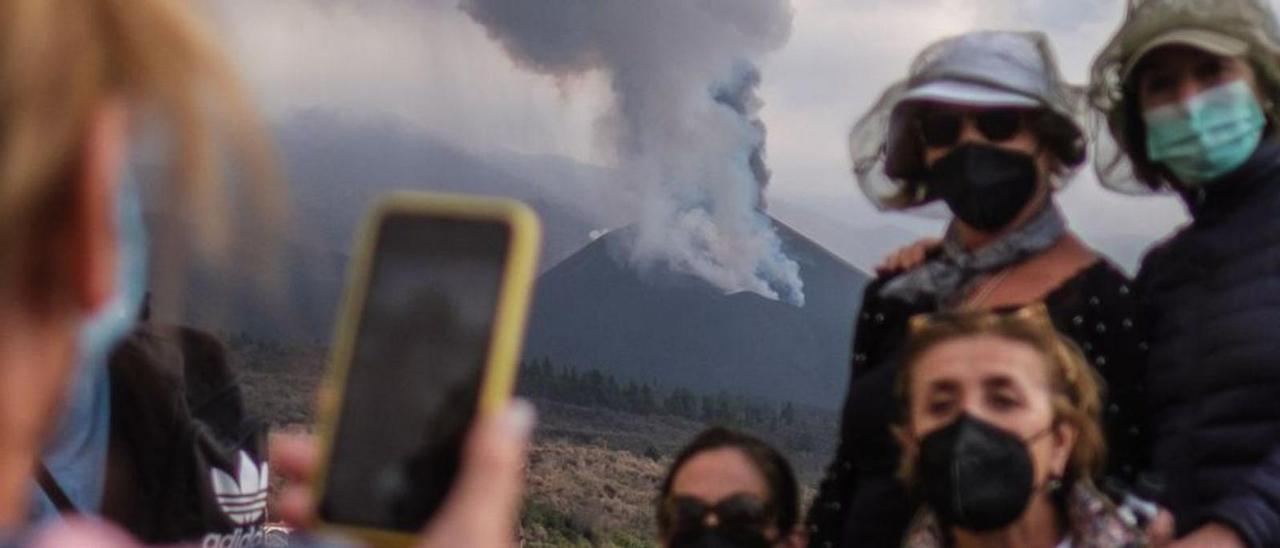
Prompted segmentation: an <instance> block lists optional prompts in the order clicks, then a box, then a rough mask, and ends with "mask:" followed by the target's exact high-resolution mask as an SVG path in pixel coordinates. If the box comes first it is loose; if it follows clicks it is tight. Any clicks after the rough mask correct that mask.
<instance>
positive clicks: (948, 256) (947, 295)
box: [880, 201, 1067, 308]
mask: <svg viewBox="0 0 1280 548" xmlns="http://www.w3.org/2000/svg"><path fill="white" fill-rule="evenodd" d="M1066 231H1067V225H1066V222H1065V221H1064V220H1063V218H1062V213H1061V212H1060V211H1059V210H1058V207H1057V206H1056V205H1055V204H1054V203H1053V202H1052V201H1047V202H1045V206H1044V208H1043V209H1041V210H1040V212H1039V213H1036V214H1035V216H1033V217H1031V219H1030V220H1028V221H1027V222H1026V223H1023V224H1022V226H1019V227H1018V228H1016V229H1014V231H1013V232H1010V233H1008V234H1006V235H1004V236H1002V237H1001V238H1000V239H998V240H996V241H994V242H991V243H989V244H987V245H985V246H982V247H981V248H978V249H976V250H973V251H970V250H967V249H965V248H964V246H963V245H961V243H960V235H959V233H958V231H957V230H956V227H955V223H954V222H953V223H952V225H951V226H950V227H949V228H948V229H947V235H946V236H945V237H944V238H943V240H942V252H941V253H939V254H938V256H937V257H934V258H932V259H929V260H928V261H925V262H924V263H923V264H921V265H920V266H918V267H916V268H914V269H911V270H908V271H907V272H904V273H902V274H901V275H899V276H898V277H897V278H894V279H893V280H891V281H889V283H886V284H885V285H884V287H882V288H880V296H881V297H886V298H896V299H901V300H904V301H907V302H916V301H918V300H920V299H931V300H932V301H933V302H934V303H935V305H937V307H938V308H949V307H951V306H954V305H956V304H958V302H959V301H961V300H962V299H963V298H964V297H965V296H966V295H968V294H969V291H970V290H971V289H972V286H973V284H974V282H976V281H977V280H978V279H979V278H980V277H981V276H983V275H985V274H988V273H991V272H996V271H998V270H1001V269H1003V268H1004V267H1006V266H1009V265H1012V264H1017V263H1020V262H1022V261H1024V260H1026V259H1027V258H1029V257H1031V256H1033V255H1035V254H1037V253H1039V252H1041V251H1044V250H1046V249H1048V248H1049V247H1050V246H1052V245H1053V244H1055V243H1057V241H1058V240H1059V239H1061V238H1062V236H1063V235H1064V234H1066Z"/></svg>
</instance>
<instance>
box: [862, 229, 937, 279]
mask: <svg viewBox="0 0 1280 548" xmlns="http://www.w3.org/2000/svg"><path fill="white" fill-rule="evenodd" d="M941 245H942V239H940V238H921V239H919V240H916V241H915V242H912V243H910V244H907V245H906V246H904V247H901V248H898V250H897V251H894V252H893V253H890V254H889V256H888V257H885V259H884V261H883V262H881V263H880V264H879V265H877V266H876V274H877V275H880V276H886V275H890V274H897V273H899V272H905V271H908V270H911V269H913V268H915V267H917V266H920V264H921V263H923V262H924V260H925V258H926V257H928V256H929V253H931V252H932V251H933V250H935V249H937V248H938V246H941Z"/></svg>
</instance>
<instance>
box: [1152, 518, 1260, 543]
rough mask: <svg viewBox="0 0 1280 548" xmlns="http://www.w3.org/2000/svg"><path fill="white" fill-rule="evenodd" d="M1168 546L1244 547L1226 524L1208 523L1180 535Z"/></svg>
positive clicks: (1241, 541)
mask: <svg viewBox="0 0 1280 548" xmlns="http://www.w3.org/2000/svg"><path fill="white" fill-rule="evenodd" d="M1167 546H1169V547H1170V548H1236V547H1239V548H1245V545H1244V541H1243V540H1240V537H1239V536H1237V535H1236V532H1235V531H1234V530H1232V529H1231V528H1230V527H1227V526H1226V525H1221V524H1218V523H1210V524H1208V525H1205V526H1202V527H1200V528H1199V529H1196V530H1195V531H1192V532H1191V534H1190V535H1187V536H1185V537H1182V538H1181V539H1179V540H1178V541H1176V542H1174V543H1173V544H1169V545H1167Z"/></svg>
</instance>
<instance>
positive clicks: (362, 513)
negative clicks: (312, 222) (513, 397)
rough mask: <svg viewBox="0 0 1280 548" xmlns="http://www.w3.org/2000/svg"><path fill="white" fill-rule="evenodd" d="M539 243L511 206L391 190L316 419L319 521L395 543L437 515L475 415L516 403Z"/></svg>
mask: <svg viewBox="0 0 1280 548" xmlns="http://www.w3.org/2000/svg"><path fill="white" fill-rule="evenodd" d="M538 239H539V228H538V223H537V219H536V216H534V214H533V213H532V212H531V210H529V209H528V208H527V207H525V206H523V205H521V204H519V203H518V202H513V201H509V200H495V199H480V198H467V197H460V196H453V195H439V194H412V195H410V194H399V195H394V196H392V197H390V198H389V199H387V200H385V201H384V202H383V203H382V204H381V205H380V206H379V207H378V208H377V209H376V210H375V211H374V213H373V214H372V215H371V216H370V217H369V219H368V221H367V223H366V224H365V227H364V233H363V238H362V239H361V243H360V244H359V245H360V247H359V248H358V250H357V253H356V257H355V258H354V259H353V264H352V267H351V270H350V276H349V281H348V289H347V293H346V296H345V299H344V304H343V310H342V312H341V317H340V319H339V326H338V328H337V335H336V337H335V340H334V350H333V358H332V359H333V363H332V366H331V372H330V377H329V380H328V387H327V390H329V391H331V393H332V396H333V397H331V398H328V400H329V401H328V402H327V404H325V405H324V407H325V408H324V409H321V430H320V433H321V436H322V439H323V440H324V442H323V446H324V447H325V450H324V451H323V453H322V455H321V459H320V469H321V473H320V474H319V475H318V476H317V478H316V480H317V485H318V489H317V493H318V513H319V518H320V521H321V522H322V523H324V524H326V525H327V526H330V527H336V528H340V529H343V530H345V531H346V532H348V533H352V534H355V535H356V536H358V537H361V538H363V539H365V540H367V541H370V542H374V543H376V544H380V545H401V544H407V543H408V542H410V541H411V540H412V539H413V538H414V536H413V535H414V534H416V533H417V532H418V531H420V530H421V529H422V527H423V526H424V525H425V524H426V523H427V522H428V520H429V519H430V518H431V517H432V516H434V515H435V514H436V513H437V512H438V511H439V509H440V506H441V504H442V502H443V501H444V500H445V497H446V496H447V495H448V493H449V492H450V491H451V489H452V488H453V486H454V484H455V479H456V476H457V474H458V469H459V462H460V458H461V454H462V447H463V445H464V441H465V439H466V434H467V432H468V430H469V427H470V425H471V424H472V422H473V419H474V418H475V415H476V413H477V412H485V410H496V409H498V408H500V407H502V406H503V405H504V404H505V402H506V401H507V399H508V398H509V397H510V393H511V388H512V385H513V383H514V375H515V369H516V362H517V360H518V358H519V348H520V343H521V341H522V339H523V334H524V322H525V318H526V316H527V309H528V300H529V295H530V293H531V287H532V280H533V276H534V264H535V261H536V256H537V243H538Z"/></svg>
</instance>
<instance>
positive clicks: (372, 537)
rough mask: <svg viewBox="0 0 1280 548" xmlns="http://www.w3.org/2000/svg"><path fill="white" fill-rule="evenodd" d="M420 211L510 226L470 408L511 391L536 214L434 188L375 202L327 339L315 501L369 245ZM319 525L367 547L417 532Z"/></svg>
mask: <svg viewBox="0 0 1280 548" xmlns="http://www.w3.org/2000/svg"><path fill="white" fill-rule="evenodd" d="M405 213H410V214H422V215H431V216H442V217H449V218H455V219H470V220H476V221H485V222H501V223H504V224H506V225H507V226H508V227H510V234H511V238H510V242H509V247H508V249H507V256H506V265H505V269H504V270H505V271H504V272H503V276H502V282H501V286H500V288H499V290H498V300H497V307H496V309H495V312H494V321H493V337H492V338H491V339H490V344H489V352H488V357H487V359H486V361H485V373H484V379H483V381H482V383H483V384H482V386H481V388H480V398H479V402H478V410H477V412H478V413H480V414H486V413H491V412H495V411H498V410H501V409H502V407H503V406H504V405H505V404H506V402H507V401H508V400H509V399H510V398H511V392H512V390H513V389H514V385H515V377H516V370H517V364H518V362H519V359H520V347H521V344H522V343H523V341H524V330H525V322H526V319H527V317H528V310H529V300H530V296H531V294H532V290H533V281H534V278H535V276H536V274H537V270H536V269H537V261H538V251H539V249H540V245H541V240H542V226H541V223H540V222H539V221H538V216H537V214H536V213H534V212H533V210H532V209H530V208H529V207H528V206H526V205H524V204H523V203H521V202H518V201H515V200H510V199H503V198H482V197H475V196H464V195H458V194H443V193H434V192H397V193H392V194H390V195H388V196H387V197H385V198H384V199H382V200H381V201H379V203H378V204H377V205H376V206H375V207H374V209H373V210H372V211H371V212H370V213H369V214H368V215H367V216H366V217H365V220H364V222H363V225H362V226H361V229H360V234H359V236H358V239H357V240H356V242H357V248H356V253H355V255H354V256H353V257H352V260H351V263H350V265H349V266H348V268H347V280H348V281H347V288H346V290H345V292H344V295H343V300H342V306H341V308H340V316H339V317H338V322H337V326H336V328H335V334H334V339H333V350H332V352H331V356H330V360H331V363H330V367H329V372H328V374H327V375H326V377H325V381H324V382H323V384H322V385H321V387H320V390H319V394H318V397H317V400H318V401H317V408H318V413H317V416H318V420H317V429H316V433H317V435H318V437H319V439H320V441H321V447H322V450H321V455H320V459H319V463H318V464H319V466H318V467H317V470H316V472H317V474H316V476H315V480H314V482H313V485H314V487H315V489H314V494H315V496H316V499H315V500H317V501H319V500H323V495H324V488H325V485H324V480H325V478H326V477H327V472H328V467H329V461H330V458H331V456H332V455H331V451H332V447H333V437H334V434H335V432H336V430H337V422H338V415H339V410H340V409H341V408H342V388H343V387H344V386H345V384H346V379H347V373H348V369H349V367H350V364H351V358H352V352H353V351H354V346H355V337H356V334H357V333H356V331H357V329H358V327H359V322H360V317H359V316H360V314H361V311H362V309H363V308H364V300H365V296H366V292H367V290H368V283H369V275H370V271H371V270H372V266H373V257H374V252H375V250H374V247H375V246H376V243H377V241H378V229H379V226H381V224H382V220H383V219H384V218H386V217H387V216H388V215H392V214H405ZM321 526H322V529H324V530H328V531H332V532H336V533H339V534H342V535H347V536H350V537H354V538H356V539H359V540H362V541H365V542H367V543H369V544H370V545H372V546H379V547H382V546H387V547H392V546H406V545H409V544H412V543H413V542H415V541H416V540H417V538H418V535H417V534H405V533H401V532H398V531H388V530H381V529H370V528H366V527H360V526H353V525H348V524H338V523H327V522H322V524H321Z"/></svg>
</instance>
